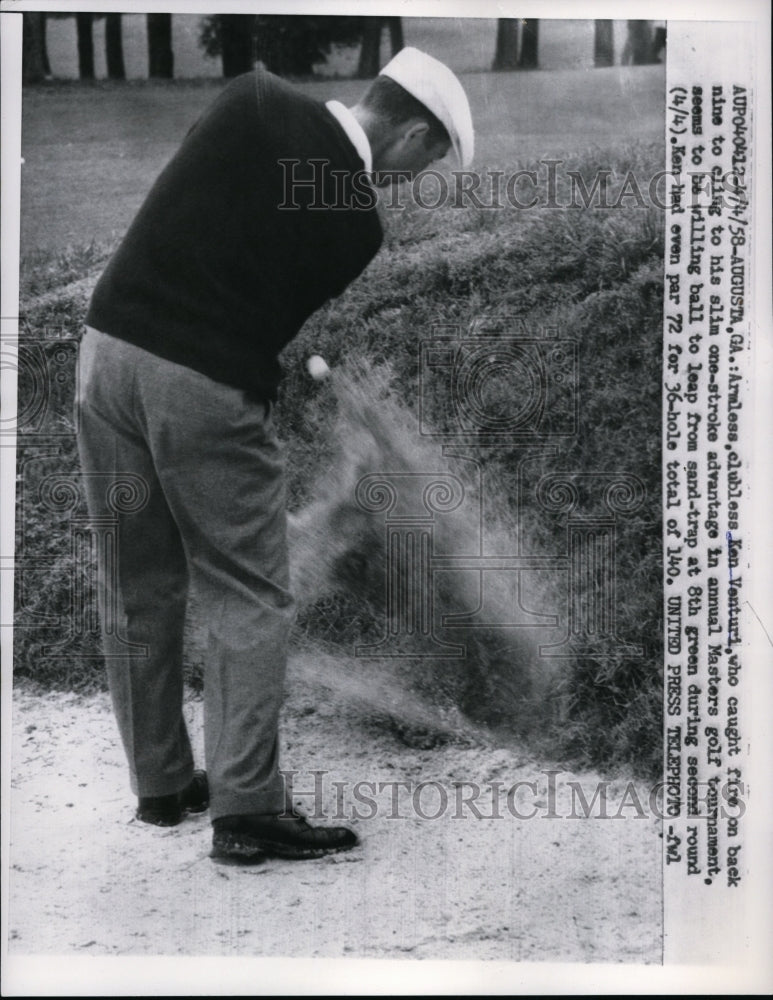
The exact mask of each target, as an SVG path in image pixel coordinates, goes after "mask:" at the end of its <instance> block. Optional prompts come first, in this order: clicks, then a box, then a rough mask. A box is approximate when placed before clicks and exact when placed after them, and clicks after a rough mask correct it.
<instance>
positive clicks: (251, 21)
mask: <svg viewBox="0 0 773 1000" xmlns="http://www.w3.org/2000/svg"><path fill="white" fill-rule="evenodd" d="M219 22H220V54H221V57H222V60H223V76H225V77H232V76H238V75H239V74H240V73H247V72H249V71H250V70H251V69H252V67H253V66H254V65H255V51H256V50H255V15H254V14H220V15H219Z"/></svg>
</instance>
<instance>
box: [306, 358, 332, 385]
mask: <svg viewBox="0 0 773 1000" xmlns="http://www.w3.org/2000/svg"><path fill="white" fill-rule="evenodd" d="M306 371H307V372H308V373H309V375H311V377H312V378H313V379H315V380H316V381H317V382H319V381H320V380H321V379H323V378H325V376H327V375H329V374H330V369H329V368H328V366H327V362H326V361H325V359H324V358H321V357H320V356H319V354H312V356H311V357H310V358H309V359H308V361H307V362H306Z"/></svg>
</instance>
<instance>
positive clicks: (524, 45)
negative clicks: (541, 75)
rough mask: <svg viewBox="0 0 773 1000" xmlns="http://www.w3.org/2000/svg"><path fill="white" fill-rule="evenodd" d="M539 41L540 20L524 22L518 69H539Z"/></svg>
mask: <svg viewBox="0 0 773 1000" xmlns="http://www.w3.org/2000/svg"><path fill="white" fill-rule="evenodd" d="M538 41H539V21H538V20H534V19H531V20H529V21H526V20H524V21H523V22H522V34H521V58H520V60H519V61H518V69H537V68H538V66H539V59H538V52H537V48H538Z"/></svg>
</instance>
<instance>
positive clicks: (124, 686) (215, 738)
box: [78, 330, 294, 819]
mask: <svg viewBox="0 0 773 1000" xmlns="http://www.w3.org/2000/svg"><path fill="white" fill-rule="evenodd" d="M79 407H80V431H79V438H78V445H79V451H80V458H81V465H82V470H83V472H84V474H85V480H86V490H87V497H88V501H89V513H90V516H91V517H92V518H97V517H100V516H102V515H103V514H104V513H105V511H104V510H103V509H100V507H101V505H103V504H104V502H105V501H104V497H105V493H106V491H105V485H104V484H105V477H106V476H108V477H115V480H116V481H119V480H120V478H121V475H122V474H125V473H130V474H132V475H133V476H139V477H141V479H142V480H144V483H145V486H146V491H147V502H146V503H145V504H144V505H143V506H141V508H140V509H139V510H136V511H135V512H133V513H124V514H120V515H119V520H118V527H117V553H116V555H117V573H115V574H114V579H113V578H107V577H108V576H109V574H106V573H105V572H100V574H99V577H100V588H101V591H102V594H101V597H102V600H101V602H100V605H101V607H104V606H105V602H106V601H108V600H110V599H111V598H112V600H113V602H114V606H117V607H118V609H119V615H118V617H119V628H120V629H122V630H123V636H124V638H126V639H128V640H129V641H130V642H132V643H138V644H141V645H144V646H145V647H147V653H146V655H141V656H137V655H133V656H120V655H118V656H115V655H113V656H109V657H107V659H106V664H107V669H108V676H109V683H110V692H111V697H112V701H113V707H114V710H115V714H116V718H117V720H118V726H119V729H120V733H121V738H122V740H123V744H124V748H125V750H126V755H127V758H128V761H129V767H130V773H131V784H132V789H133V791H134V792H135V794H137V795H141V796H157V795H168V794H172V793H174V792H176V791H179V790H181V789H182V788H184V787H185V785H186V784H187V783H188V782H189V781H190V779H191V777H192V772H193V759H192V753H191V746H190V742H189V739H188V733H187V731H186V727H185V721H184V718H183V712H182V708H183V680H182V657H183V649H182V646H183V622H184V617H185V607H186V601H187V595H188V586H189V583H190V585H191V586H192V587H194V588H195V590H196V593H197V596H198V597H199V598H200V604H201V607H202V609H203V614H204V616H205V618H206V626H207V630H208V636H209V638H208V649H207V657H206V663H205V668H204V742H205V752H206V767H207V771H208V775H209V782H210V795H211V798H210V810H211V814H212V818H213V819H214V818H217V817H218V816H228V815H238V814H244V813H276V812H281V811H282V810H283V809H284V807H285V787H284V782H283V779H282V776H281V775H280V774H279V772H278V717H279V710H280V706H281V703H282V698H283V688H284V678H285V666H286V659H287V640H288V633H289V629H290V625H291V622H292V616H293V612H294V608H293V602H292V598H291V595H290V593H289V591H288V586H289V573H288V560H287V543H286V515H285V489H284V467H283V462H282V457H281V452H280V447H279V444H278V442H277V439H276V435H275V432H274V427H273V422H272V418H271V414H270V411H269V412H267V410H268V409H269V408H267V407H266V406H265V405H264V404H263V403H261V402H257V401H256V400H254V399H251V398H249V397H248V395H247V394H246V393H245V392H244V391H242V390H240V389H235V388H232V387H230V386H227V385H223V384H221V383H218V382H214V381H212V380H211V379H209V378H207V377H206V376H205V375H202V374H200V373H198V372H196V371H193V370H192V369H190V368H186V367H184V366H181V365H177V364H173V363H171V362H169V361H165V360H163V359H161V358H159V357H156V356H155V355H153V354H150V353H148V352H147V351H143V350H141V349H140V348H138V347H134V346H133V345H131V344H127V343H125V342H124V341H121V340H118V339H116V338H113V337H109V336H107V335H105V334H103V333H99V332H97V331H96V330H87V331H86V334H85V335H84V338H83V342H82V345H81V354H80V382H79ZM89 484H92V488H90V486H89ZM97 484H98V485H97Z"/></svg>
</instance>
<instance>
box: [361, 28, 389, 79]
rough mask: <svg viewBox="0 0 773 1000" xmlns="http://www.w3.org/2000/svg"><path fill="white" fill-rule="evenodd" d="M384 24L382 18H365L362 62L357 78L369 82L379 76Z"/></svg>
mask: <svg viewBox="0 0 773 1000" xmlns="http://www.w3.org/2000/svg"><path fill="white" fill-rule="evenodd" d="M383 26H384V22H383V20H382V19H381V18H380V17H368V18H365V27H364V28H363V31H362V45H361V46H360V61H359V64H358V66H357V76H358V77H360V79H363V80H367V79H370V78H371V77H373V76H378V72H379V70H380V69H381V29H382V28H383Z"/></svg>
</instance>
